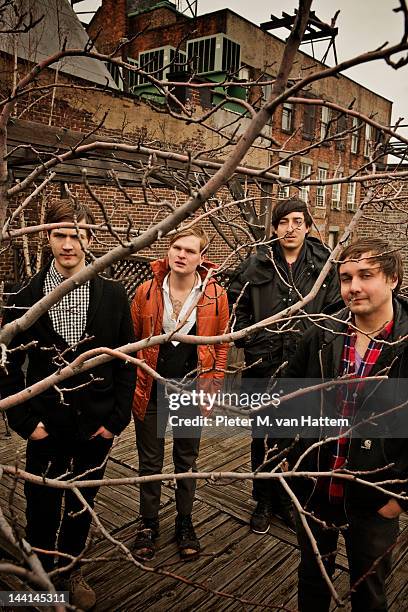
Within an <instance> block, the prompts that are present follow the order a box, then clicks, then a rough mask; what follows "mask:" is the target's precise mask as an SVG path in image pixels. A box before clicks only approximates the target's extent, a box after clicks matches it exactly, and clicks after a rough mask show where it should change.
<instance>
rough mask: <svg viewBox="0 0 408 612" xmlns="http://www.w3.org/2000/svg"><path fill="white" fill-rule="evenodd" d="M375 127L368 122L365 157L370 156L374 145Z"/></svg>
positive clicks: (365, 136)
mask: <svg viewBox="0 0 408 612" xmlns="http://www.w3.org/2000/svg"><path fill="white" fill-rule="evenodd" d="M373 132H374V130H373V127H372V126H371V125H369V124H368V123H366V126H365V135H364V157H370V154H371V150H372V146H373V144H374V143H373V140H374V138H373Z"/></svg>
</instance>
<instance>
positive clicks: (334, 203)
mask: <svg viewBox="0 0 408 612" xmlns="http://www.w3.org/2000/svg"><path fill="white" fill-rule="evenodd" d="M342 176H343V174H342V173H341V172H339V173H338V174H337V176H336V177H334V178H341V177H342ZM331 207H332V209H333V210H340V209H341V183H335V184H334V185H333V186H332V197H331Z"/></svg>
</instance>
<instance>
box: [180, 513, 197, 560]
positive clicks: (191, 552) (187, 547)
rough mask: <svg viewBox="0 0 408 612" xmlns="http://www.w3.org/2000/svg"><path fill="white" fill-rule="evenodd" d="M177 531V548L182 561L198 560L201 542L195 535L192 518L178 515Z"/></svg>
mask: <svg viewBox="0 0 408 612" xmlns="http://www.w3.org/2000/svg"><path fill="white" fill-rule="evenodd" d="M175 530H176V541H177V546H178V549H179V553H180V557H181V558H182V560H183V561H191V560H192V559H196V558H197V557H198V556H199V554H200V542H199V541H198V538H197V536H196V534H195V531H194V527H193V523H192V522H191V516H190V515H186V516H182V515H181V514H178V515H177V517H176V525H175Z"/></svg>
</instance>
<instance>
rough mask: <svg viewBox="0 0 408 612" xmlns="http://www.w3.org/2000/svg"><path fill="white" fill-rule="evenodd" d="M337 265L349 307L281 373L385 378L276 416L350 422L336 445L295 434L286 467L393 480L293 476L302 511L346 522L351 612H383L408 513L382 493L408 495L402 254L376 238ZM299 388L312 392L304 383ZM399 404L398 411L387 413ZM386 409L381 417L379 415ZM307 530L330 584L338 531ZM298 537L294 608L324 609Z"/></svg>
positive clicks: (312, 558)
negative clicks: (402, 515) (402, 523)
mask: <svg viewBox="0 0 408 612" xmlns="http://www.w3.org/2000/svg"><path fill="white" fill-rule="evenodd" d="M340 261H341V263H340V264H339V269H338V272H339V277H340V284H341V295H342V298H343V300H344V302H345V303H346V305H347V308H345V309H343V310H341V311H340V312H338V313H337V314H336V315H335V317H333V318H331V319H327V320H323V321H320V322H319V326H318V327H313V328H312V329H310V330H308V331H307V332H306V334H305V336H304V338H303V339H302V341H301V343H300V345H299V347H298V349H297V351H296V354H295V356H294V357H293V359H292V360H291V361H290V363H289V366H288V368H287V371H286V376H287V378H288V379H289V378H290V379H304V378H308V379H314V380H313V382H314V383H316V382H317V381H316V379H318V380H327V379H329V380H332V379H336V378H338V377H343V376H347V377H351V378H358V379H361V378H365V377H367V376H370V377H373V376H378V375H379V374H387V376H388V377H389V379H390V380H389V381H383V382H381V383H379V382H378V381H373V382H372V383H369V382H368V381H367V382H364V381H363V382H361V383H357V382H356V383H354V384H353V385H342V386H337V387H331V388H329V389H327V390H325V391H322V392H319V393H315V394H314V395H313V396H311V397H309V396H303V397H302V398H301V399H298V400H293V401H292V403H288V404H285V403H282V416H284V414H283V413H285V415H286V416H292V414H293V412H292V411H291V408H293V409H294V410H295V411H296V412H297V413H299V411H300V412H302V413H305V414H306V413H307V414H308V415H309V417H310V415H311V414H312V412H313V411H314V412H315V413H316V414H315V416H317V415H320V416H322V417H323V418H326V417H330V418H331V417H337V418H339V419H340V418H342V419H345V420H346V421H347V422H348V424H349V425H348V426H345V427H343V429H340V434H339V430H338V429H337V434H336V435H337V439H335V440H333V441H332V442H330V443H324V444H323V443H322V444H321V445H320V446H312V445H313V444H314V443H316V442H317V441H318V440H319V438H317V439H313V437H312V438H311V437H310V427H309V428H308V427H304V428H303V431H302V430H299V431H298V432H293V433H298V434H300V440H299V441H298V442H297V443H296V444H295V445H294V446H292V449H291V450H290V451H289V453H288V455H287V458H288V461H289V467H290V468H293V467H294V466H295V465H296V464H297V467H296V469H297V470H299V471H312V472H316V471H319V472H325V471H331V470H334V469H336V470H340V471H341V470H343V469H347V470H351V471H353V472H358V473H359V476H360V478H361V479H362V480H368V481H370V482H371V483H376V482H378V483H380V482H384V481H387V480H392V481H394V482H393V483H391V484H384V485H382V486H380V487H379V488H376V487H375V486H374V487H373V486H367V485H364V484H359V483H357V482H354V481H345V480H342V479H339V478H337V479H336V478H334V477H326V478H325V477H320V478H317V479H316V478H314V479H311V478H308V479H305V480H300V479H299V478H293V479H291V482H290V485H291V487H292V488H293V490H294V491H295V493H296V494H297V495H298V497H299V499H300V501H301V502H302V504H303V505H304V508H305V510H307V511H308V512H312V513H313V514H314V515H315V516H316V517H317V518H318V519H320V520H323V521H325V522H326V524H328V525H337V526H340V525H341V526H344V525H347V529H345V531H344V537H345V541H346V549H347V556H348V560H349V568H350V582H351V585H352V586H353V585H355V587H354V589H353V592H352V593H351V603H352V609H353V612H361V610H364V611H365V612H374V611H376V612H379V611H382V612H385V611H386V610H387V601H386V591H385V581H386V577H387V575H388V574H389V572H390V569H391V562H392V558H391V556H392V548H393V546H394V545H395V542H396V539H397V535H398V530H399V525H398V517H399V515H400V513H401V512H402V510H403V509H407V508H408V500H407V499H401V498H400V497H393V496H392V494H390V493H387V492H384V490H383V491H382V490H381V489H385V491H389V492H393V493H396V494H397V495H398V494H401V493H402V492H403V491H405V492H406V490H407V484H406V479H407V477H408V444H407V440H406V438H407V433H408V418H407V416H406V406H405V404H406V399H407V384H406V382H407V381H406V380H404V379H407V378H408V345H407V341H406V338H407V336H408V302H407V300H406V299H405V298H403V297H400V296H398V295H397V293H398V289H399V287H400V286H401V282H402V276H403V266H402V260H401V255H400V254H399V253H398V252H395V251H393V250H392V248H391V247H390V246H389V245H388V244H387V243H386V242H385V241H384V240H381V239H374V238H372V239H364V240H360V241H358V242H357V243H354V244H351V245H350V246H348V247H347V248H346V249H345V250H344V251H343V253H342V255H341V257H340ZM288 382H290V381H288ZM293 382H294V381H293ZM300 386H301V387H302V388H304V387H306V386H308V385H307V383H306V381H304V380H302V381H300ZM400 405H402V406H403V407H402V409H400V410H393V408H395V407H396V406H400ZM390 410H391V412H388V414H387V415H386V417H382V418H380V417H378V418H375V415H380V414H382V413H384V412H387V411H390ZM297 416H299V415H297ZM349 426H353V428H354V429H353V431H352V432H351V435H346V434H345V435H344V436H343V435H341V434H342V433H345V431H347V429H348V428H349ZM317 429H319V428H317ZM307 430H309V431H307ZM334 433H335V432H332V435H333V434H334ZM319 435H320V439H321V440H324V438H325V437H327V436H330V433H329V432H328V430H327V429H326V430H324V429H320V431H319ZM277 444H278V446H279V448H280V449H284V448H286V449H288V448H290V443H289V440H286V441H284V440H278V441H277ZM303 455H304V456H303ZM299 459H301V461H300V462H299ZM398 481H399V482H398ZM404 481H405V482H404ZM405 495H406V493H405ZM308 523H309V526H310V528H311V530H312V532H313V535H314V537H315V539H316V542H317V545H318V548H319V550H320V554H321V555H322V557H323V563H324V566H325V569H326V571H327V574H328V576H329V577H332V576H333V574H334V570H335V555H336V550H337V539H338V530H337V529H324V528H323V527H322V523H318V522H315V521H313V520H311V519H308ZM297 535H298V541H299V545H300V548H301V562H300V565H299V591H298V600H299V610H300V611H301V612H326V611H328V610H329V608H330V599H331V594H330V591H329V589H328V586H327V583H326V581H325V580H324V578H323V576H322V573H321V570H320V568H319V566H318V563H317V561H316V555H315V552H314V551H313V550H312V546H311V543H310V540H309V537H308V536H307V534H306V531H305V528H304V525H303V524H302V522H301V520H300V518H299V517H297Z"/></svg>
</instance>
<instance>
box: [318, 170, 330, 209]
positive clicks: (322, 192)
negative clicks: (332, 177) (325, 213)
mask: <svg viewBox="0 0 408 612" xmlns="http://www.w3.org/2000/svg"><path fill="white" fill-rule="evenodd" d="M317 179H318V180H319V181H325V180H326V179H327V170H326V168H318V169H317ZM316 206H318V207H320V208H324V207H325V206H326V185H318V186H317V187H316Z"/></svg>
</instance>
